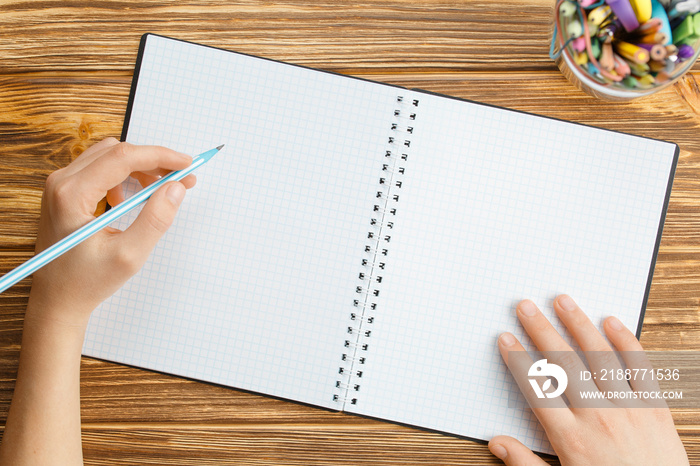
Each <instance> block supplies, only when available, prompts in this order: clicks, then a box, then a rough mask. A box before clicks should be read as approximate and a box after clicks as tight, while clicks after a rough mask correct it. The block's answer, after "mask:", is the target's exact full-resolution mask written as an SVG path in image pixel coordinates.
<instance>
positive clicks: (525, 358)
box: [498, 332, 571, 429]
mask: <svg viewBox="0 0 700 466" xmlns="http://www.w3.org/2000/svg"><path fill="white" fill-rule="evenodd" d="M498 350H499V351H500V353H501V357H502V358H503V361H505V363H506V366H508V370H509V371H510V373H511V374H513V378H514V379H515V381H516V383H517V384H518V387H519V388H520V391H521V392H522V394H523V395H524V396H525V399H526V400H527V402H528V404H529V405H530V408H531V409H532V412H533V413H535V415H536V416H537V419H539V421H540V422H541V423H542V425H543V426H544V427H545V429H550V428H554V429H556V427H557V426H558V425H560V423H561V422H567V421H568V420H570V419H571V412H570V411H569V410H568V409H567V406H566V403H565V402H564V400H563V399H562V398H561V397H557V398H546V399H538V398H537V396H536V394H535V391H534V390H533V387H532V386H531V384H530V377H529V375H528V371H529V370H530V367H531V366H532V363H533V362H532V358H530V356H529V355H528V353H527V351H525V348H523V345H521V344H520V342H519V341H518V339H517V338H515V336H514V335H512V334H510V333H507V332H506V333H502V334H501V335H500V336H499V338H498ZM537 379H538V380H537V382H538V383H539V384H540V386H542V384H543V383H544V380H542V379H546V378H543V377H538V378H537Z"/></svg>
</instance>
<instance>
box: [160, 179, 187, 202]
mask: <svg viewBox="0 0 700 466" xmlns="http://www.w3.org/2000/svg"><path fill="white" fill-rule="evenodd" d="M165 197H167V198H168V199H169V200H170V202H171V203H172V204H173V205H174V206H175V207H177V206H179V205H180V203H181V202H182V200H183V199H184V198H185V187H184V186H183V185H182V184H180V183H173V184H171V185H170V186H168V190H167V191H166V192H165Z"/></svg>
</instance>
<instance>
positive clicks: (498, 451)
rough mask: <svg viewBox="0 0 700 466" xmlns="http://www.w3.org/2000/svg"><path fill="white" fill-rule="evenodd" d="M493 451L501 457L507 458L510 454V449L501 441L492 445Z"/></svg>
mask: <svg viewBox="0 0 700 466" xmlns="http://www.w3.org/2000/svg"><path fill="white" fill-rule="evenodd" d="M491 453H493V454H494V455H496V456H497V457H498V458H499V459H505V457H506V456H508V450H506V447H504V446H503V445H501V444H500V443H497V444H495V445H491Z"/></svg>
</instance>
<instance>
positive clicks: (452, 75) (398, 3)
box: [0, 0, 700, 465]
mask: <svg viewBox="0 0 700 466" xmlns="http://www.w3.org/2000/svg"><path fill="white" fill-rule="evenodd" d="M552 4H553V1H550V0H502V1H501V2H478V1H475V0H462V1H457V0H423V1H419V0H375V1H369V0H367V1H359V0H358V1H353V2H350V1H343V0H334V1H330V0H319V1H311V2H309V1H301V0H280V1H276V2H272V1H262V0H261V1H256V0H229V1H226V2H215V1H207V0H202V1H198V2H194V1H189V2H185V1H182V2H161V1H155V0H141V1H139V2H132V1H128V0H121V1H117V0H94V1H80V0H62V1H55V0H46V1H43V0H41V1H40V0H34V1H32V2H26V1H12V0H0V273H5V272H7V271H8V270H10V269H11V268H13V267H15V266H17V265H19V264H20V263H21V262H23V261H25V260H27V259H28V258H29V257H30V256H31V255H32V250H33V247H34V237H35V234H36V229H37V224H38V216H39V206H40V199H41V193H42V187H43V183H44V179H45V178H46V176H47V175H48V174H49V173H50V172H51V171H53V170H55V169H57V168H59V167H63V166H65V165H67V164H68V163H69V162H70V161H71V160H72V159H73V158H74V157H76V156H77V155H78V154H79V153H81V152H82V151H83V150H84V149H85V148H87V147H89V146H90V145H91V144H93V143H95V142H97V141H99V140H101V139H103V138H104V137H107V136H117V137H118V136H119V134H120V132H121V126H122V120H123V115H124V111H125V108H126V103H127V96H128V93H129V86H130V82H131V76H132V71H133V65H134V62H135V59H136V52H137V48H138V43H139V38H140V36H141V34H143V33H145V32H156V33H160V34H164V35H168V36H173V37H178V38H182V39H186V40H191V41H196V42H200V43H204V44H209V45H214V46H218V47H223V48H228V49H232V50H236V51H240V52H245V53H249V54H254V55H259V56H263V57H269V58H273V59H276V60H283V61H288V62H291V63H297V64H301V65H307V66H311V67H315V68H321V69H324V70H331V71H335V72H339V73H345V74H352V75H355V76H360V77H364V78H369V79H373V80H378V81H384V82H388V83H392V84H398V85H401V86H407V87H419V88H423V89H427V90H430V91H435V92H440V93H445V94H450V95H454V96H458V97H464V98H468V99H473V100H478V101H483V102H487V103H491V104H496V105H500V106H504V107H509V108H514V109H518V110H525V111H528V112H533V113H538V114H541V115H547V116H551V117H555V118H562V119H566V120H572V121H576V122H581V123H585V124H589V125H594V126H599V127H603V128H609V129H613V130H620V131H625V132H629V133H633V134H639V135H643V136H649V137H653V138H659V139H667V140H672V141H674V142H676V143H678V144H679V145H680V148H681V154H680V161H679V164H678V171H677V174H676V178H675V183H674V187H673V194H672V196H671V202H670V206H669V211H668V216H667V220H666V226H665V230H664V235H663V240H662V242H661V249H660V252H659V257H658V262H657V265H656V271H655V275H654V280H653V285H652V288H651V295H650V299H649V305H648V309H647V313H646V318H645V320H644V330H643V333H642V343H643V344H644V346H645V347H646V348H647V349H649V350H700V312H699V310H698V306H699V300H700V137H699V135H700V133H699V130H700V87H699V85H698V83H699V82H700V66H698V65H696V66H695V68H694V72H693V73H691V74H689V75H688V76H687V77H685V78H684V79H683V80H682V81H681V82H679V83H677V84H675V85H674V86H673V87H671V88H669V89H667V90H664V91H662V92H659V93H658V94H657V95H654V96H653V97H649V98H644V99H641V100H638V101H635V102H631V103H624V104H620V103H614V104H613V103H606V102H602V101H599V100H595V99H593V98H591V97H589V96H587V95H585V94H583V93H582V92H580V91H578V90H577V89H576V88H575V87H574V86H573V85H571V84H570V83H569V82H568V81H566V79H565V78H564V77H563V76H562V75H561V73H560V72H559V71H558V70H557V68H556V67H555V66H554V64H553V63H552V61H551V60H550V59H549V57H548V49H549V30H550V29H549V28H550V17H551V12H552ZM30 284H31V281H30V280H29V279H27V280H25V281H23V282H22V283H21V284H19V285H17V286H15V287H14V288H12V289H11V290H9V291H8V292H6V293H3V294H2V295H0V424H2V425H4V419H5V418H6V416H7V410H8V407H9V404H10V399H11V396H12V390H13V386H14V378H15V375H16V371H17V362H18V356H19V350H20V341H21V329H22V319H23V315H24V309H25V306H26V303H27V294H28V292H29V287H30ZM82 418H83V443H84V449H85V460H86V463H88V464H110V465H114V464H233V463H236V464H264V465H271V464H421V465H424V464H447V465H456V464H500V462H499V461H498V460H496V459H495V458H494V457H492V456H491V455H490V454H489V452H488V450H487V448H486V446H485V445H483V444H479V443H475V442H471V441H468V440H463V439H458V438H454V437H450V436H446V435H441V434H437V433H432V432H426V431H422V430H417V429H412V428H408V427H403V426H398V425H395V424H391V423H388V422H381V421H375V420H371V419H366V418H362V417H358V416H353V415H346V414H341V413H334V412H329V411H325V410H321V409H316V408H313V407H309V406H305V405H300V404H296V403H291V402H286V401H282V400H277V399H272V398H269V397H264V396H259V395H255V394H251V393H245V392H241V391H237V390H231V389H227V388H222V387H217V386H212V385H208V384H203V383H197V382H193V381H188V380H183V379H180V378H177V377H171V376H167V375H163V374H158V373H153V372H148V371H144V370H140V369H135V368H130V367H124V366H120V365H116V364H110V363H105V362H101V361H96V360H92V359H88V358H84V361H83V369H82ZM674 418H675V421H676V425H677V427H678V429H679V431H680V434H681V437H682V439H683V441H684V443H685V445H686V447H687V449H688V451H689V454H690V456H691V463H695V464H698V462H700V407H698V408H697V409H695V410H683V411H674ZM553 463H555V464H556V462H555V461H554V460H553Z"/></svg>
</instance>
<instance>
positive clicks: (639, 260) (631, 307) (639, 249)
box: [348, 95, 676, 452]
mask: <svg viewBox="0 0 700 466" xmlns="http://www.w3.org/2000/svg"><path fill="white" fill-rule="evenodd" d="M414 126H415V132H414V134H413V136H412V139H413V140H412V146H411V147H412V148H413V151H412V153H411V159H409V161H407V162H406V163H405V169H406V175H405V182H404V184H403V187H402V188H401V192H400V194H401V199H400V202H399V204H398V206H399V208H398V211H397V215H396V219H395V222H394V230H393V231H392V237H391V247H390V251H389V256H388V257H387V259H386V262H387V265H386V271H385V273H384V274H383V275H384V282H383V283H382V290H381V295H380V297H379V298H377V299H378V301H377V303H378V306H377V310H376V311H375V314H374V316H375V319H374V324H373V325H372V327H371V329H372V336H371V338H370V341H371V345H370V350H369V351H368V352H367V355H366V356H367V358H366V363H365V365H364V366H363V376H362V378H361V379H357V380H361V382H358V383H361V387H360V391H359V392H358V394H359V396H358V402H357V405H356V406H350V407H349V409H348V410H352V411H355V412H359V413H363V414H369V415H371V416H375V417H379V418H384V419H392V420H395V421H399V422H402V423H407V424H412V425H420V426H423V427H428V428H432V429H437V430H440V431H446V432H452V433H456V434H461V435H465V436H469V437H475V438H480V439H485V440H488V439H490V438H491V437H493V436H494V435H497V434H506V435H512V436H515V437H516V438H518V439H519V440H521V441H523V442H524V443H525V444H526V445H528V446H529V447H531V448H534V449H536V450H540V451H550V452H551V450H550V449H549V448H550V447H549V445H548V443H547V441H546V438H545V436H544V432H543V431H542V429H541V428H540V427H539V425H538V422H537V420H536V418H535V417H534V416H533V415H532V414H531V413H530V411H529V409H528V408H527V405H526V402H525V400H524V398H523V397H522V395H521V394H520V392H519V390H518V388H517V386H516V385H515V382H514V381H513V380H512V378H511V376H510V374H509V373H508V372H507V369H506V367H505V365H504V364H503V363H502V361H501V357H500V355H499V353H498V349H497V345H496V340H497V337H498V335H499V334H500V333H501V332H504V331H509V332H512V333H514V334H515V335H516V336H517V337H518V338H519V339H520V340H521V341H523V342H524V343H525V345H526V348H532V347H531V345H530V344H529V339H528V338H527V336H526V335H525V334H524V332H523V330H522V328H521V327H520V325H519V323H518V322H517V318H516V315H515V305H516V303H517V302H518V301H520V300H522V299H525V298H530V299H532V300H533V301H535V303H537V304H538V306H539V307H540V308H541V309H542V310H544V311H545V312H546V314H547V315H548V317H549V318H550V320H551V321H552V322H554V323H555V324H556V325H557V327H558V328H559V329H560V330H561V331H562V332H563V329H562V327H561V326H560V325H559V322H558V320H557V319H556V318H555V317H554V315H553V311H551V305H552V300H553V298H554V297H555V296H556V295H557V294H560V293H568V294H570V295H571V296H572V297H573V298H574V299H575V300H576V301H577V302H578V304H580V306H581V307H582V308H583V309H584V310H585V311H586V313H587V314H588V315H589V316H590V317H591V319H592V321H593V322H594V323H595V324H596V325H601V323H602V319H603V318H604V317H607V316H609V315H616V316H618V317H620V319H621V320H622V322H624V324H625V325H627V327H628V328H630V329H632V331H635V330H636V329H637V323H638V320H639V317H640V312H641V309H642V305H643V299H644V295H645V289H646V285H647V279H648V274H649V269H650V265H651V263H652V256H653V252H654V247H655V243H656V238H657V231H658V229H659V221H660V219H661V215H662V211H663V207H664V199H665V195H666V190H667V184H668V182H669V176H670V173H671V169H672V164H673V159H674V151H675V147H676V146H675V145H673V144H669V143H664V142H658V141H652V140H648V139H642V138H638V137H632V136H627V135H622V134H618V133H614V132H610V131H602V130H597V129H593V128H589V127H585V126H580V125H574V124H569V123H566V122H561V121H556V120H551V119H546V118H540V117H535V116H532V115H526V114H523V113H518V112H512V111H506V110H503V109H497V108H492V107H488V106H484V105H478V104H472V103H467V102H462V101H457V100H453V99H448V98H442V97H437V96H432V95H422V96H421V97H420V106H419V111H418V117H417V119H416V122H415V125H414Z"/></svg>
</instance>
